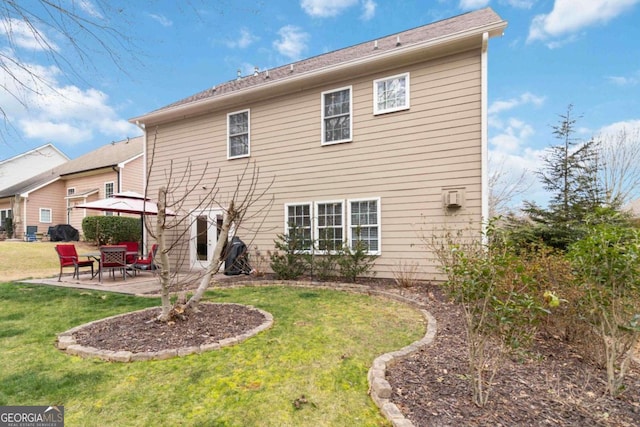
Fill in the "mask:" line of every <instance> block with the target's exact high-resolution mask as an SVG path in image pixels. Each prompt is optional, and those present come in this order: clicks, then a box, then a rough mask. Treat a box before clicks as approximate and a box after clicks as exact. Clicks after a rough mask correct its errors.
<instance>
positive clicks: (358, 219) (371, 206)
mask: <svg viewBox="0 0 640 427" xmlns="http://www.w3.org/2000/svg"><path fill="white" fill-rule="evenodd" d="M358 240H360V241H362V242H364V243H366V245H367V248H368V251H369V253H370V254H373V253H378V252H380V200H379V199H367V200H350V201H349V244H350V245H351V248H353V247H354V245H355V242H356V241H358Z"/></svg>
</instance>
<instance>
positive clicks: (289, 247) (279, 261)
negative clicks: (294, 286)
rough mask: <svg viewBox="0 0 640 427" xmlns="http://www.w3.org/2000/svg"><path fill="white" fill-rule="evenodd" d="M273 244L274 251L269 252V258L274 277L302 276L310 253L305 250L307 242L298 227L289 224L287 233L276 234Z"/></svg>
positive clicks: (292, 277)
mask: <svg viewBox="0 0 640 427" xmlns="http://www.w3.org/2000/svg"><path fill="white" fill-rule="evenodd" d="M274 244H275V246H276V251H275V252H273V253H269V258H270V259H271V269H272V270H273V272H274V273H275V274H276V277H277V278H279V279H284V280H293V279H297V278H299V277H300V276H302V275H303V274H304V273H305V271H306V270H307V265H308V264H309V262H310V257H311V255H310V254H309V253H308V250H306V244H307V242H306V241H305V240H304V236H303V234H302V232H301V231H300V229H299V228H298V227H297V226H296V225H295V224H291V225H290V226H289V234H278V236H277V239H276V240H275V241H274Z"/></svg>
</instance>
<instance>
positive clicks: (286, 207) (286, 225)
mask: <svg viewBox="0 0 640 427" xmlns="http://www.w3.org/2000/svg"><path fill="white" fill-rule="evenodd" d="M302 205H307V206H309V218H310V220H311V250H310V251H308V250H305V251H304V252H305V253H311V252H313V250H314V246H315V237H314V233H315V229H314V226H315V220H314V217H313V202H291V203H285V204H284V233H285V234H286V235H288V234H289V221H288V219H289V207H290V206H302Z"/></svg>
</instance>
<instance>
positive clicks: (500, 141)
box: [489, 118, 534, 153]
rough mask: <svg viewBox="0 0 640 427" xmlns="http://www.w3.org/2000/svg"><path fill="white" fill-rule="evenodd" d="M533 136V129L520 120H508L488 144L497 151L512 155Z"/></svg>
mask: <svg viewBox="0 0 640 427" xmlns="http://www.w3.org/2000/svg"><path fill="white" fill-rule="evenodd" d="M533 134H534V131H533V127H531V126H530V125H528V124H526V123H525V122H523V121H522V120H519V119H516V118H510V119H509V120H508V121H507V125H506V126H505V127H504V128H503V129H502V132H501V133H500V134H498V135H496V136H494V137H492V138H491V140H490V141H489V142H490V143H491V145H492V147H493V148H495V149H497V150H498V151H501V152H504V153H513V152H516V151H518V150H519V149H520V147H521V146H523V145H524V144H525V142H526V140H527V139H528V138H529V137H530V136H531V135H533Z"/></svg>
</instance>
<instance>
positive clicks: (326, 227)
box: [316, 202, 344, 251]
mask: <svg viewBox="0 0 640 427" xmlns="http://www.w3.org/2000/svg"><path fill="white" fill-rule="evenodd" d="M316 212H317V215H318V224H317V227H318V249H319V250H321V251H335V250H338V249H340V248H341V247H342V245H343V243H344V237H343V230H342V223H343V221H342V202H325V203H318V204H317V209H316Z"/></svg>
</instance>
